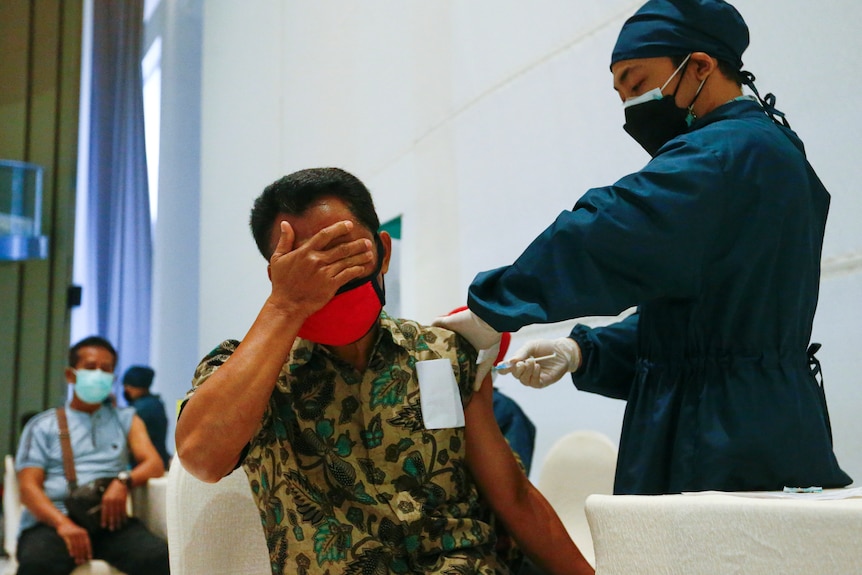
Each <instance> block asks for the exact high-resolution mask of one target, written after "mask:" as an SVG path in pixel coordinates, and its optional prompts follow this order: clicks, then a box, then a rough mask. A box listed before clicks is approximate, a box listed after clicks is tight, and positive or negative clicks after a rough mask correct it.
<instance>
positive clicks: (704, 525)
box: [585, 493, 862, 575]
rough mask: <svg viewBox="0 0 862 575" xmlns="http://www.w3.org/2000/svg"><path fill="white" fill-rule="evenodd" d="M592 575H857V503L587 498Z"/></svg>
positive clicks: (861, 514)
mask: <svg viewBox="0 0 862 575" xmlns="http://www.w3.org/2000/svg"><path fill="white" fill-rule="evenodd" d="M585 509H586V513H587V519H588V520H589V523H590V530H591V532H592V536H593V546H594V548H595V554H596V564H595V565H596V575H615V574H620V575H623V574H625V575H630V574H632V573H637V574H649V573H662V574H672V573H679V574H685V575H712V574H716V575H717V574H721V575H727V574H743V573H744V574H746V575H749V574H760V573H762V574H764V575H776V574H781V575H787V574H797V573H798V574H800V575H801V574H805V575H810V574H816V575H827V574H835V575H848V574H852V573H862V498H853V499H842V500H831V501H817V500H810V499H806V500H802V499H777V498H752V497H748V496H741V495H732V494H715V493H713V494H704V495H656V496H646V495H616V496H614V495H591V496H590V497H588V498H587V501H586V506H585Z"/></svg>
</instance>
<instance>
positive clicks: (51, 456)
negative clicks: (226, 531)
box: [15, 336, 170, 575]
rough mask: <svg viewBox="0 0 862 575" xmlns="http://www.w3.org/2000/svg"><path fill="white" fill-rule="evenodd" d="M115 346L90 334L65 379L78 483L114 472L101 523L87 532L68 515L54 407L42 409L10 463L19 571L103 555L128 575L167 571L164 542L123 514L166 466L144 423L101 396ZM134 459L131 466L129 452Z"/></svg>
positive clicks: (57, 567) (46, 572)
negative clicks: (20, 507)
mask: <svg viewBox="0 0 862 575" xmlns="http://www.w3.org/2000/svg"><path fill="white" fill-rule="evenodd" d="M116 364H117V352H116V351H115V350H114V347H113V346H112V345H111V344H110V343H109V342H108V341H107V340H105V339H102V338H101V337H97V336H92V337H88V338H85V339H83V340H81V341H80V342H78V343H76V344H75V345H74V346H72V348H71V349H70V350H69V367H67V368H66V381H68V382H69V384H71V385H72V386H73V388H72V389H73V392H74V393H73V396H72V399H71V401H69V402H67V404H66V407H65V414H66V420H67V422H68V433H69V437H70V442H71V448H72V449H71V451H72V453H73V454H74V457H73V459H74V467H75V475H76V476H77V481H78V485H84V484H86V483H88V482H90V481H93V480H95V479H98V478H103V477H114V478H115V480H114V481H112V482H111V483H110V484H109V485H108V487H107V489H106V490H105V492H104V494H103V496H102V509H101V529H98V530H95V531H94V532H89V531H87V529H85V528H84V527H81V526H80V525H78V524H76V523H75V522H74V521H72V519H70V518H69V517H68V516H67V512H66V506H65V504H64V499H65V496H66V494H67V490H68V483H67V481H66V474H65V473H64V469H63V448H62V446H61V439H60V425H59V423H58V419H57V411H58V410H57V409H49V410H48V411H44V412H42V413H40V414H38V415H36V416H35V417H33V418H32V419H31V420H30V421H28V422H27V425H26V426H25V427H24V431H23V433H22V435H21V441H20V443H19V445H18V451H17V453H16V455H15V469H16V471H17V473H18V483H19V485H20V489H21V503H22V504H24V506H25V510H24V512H23V513H22V516H21V535H20V537H19V539H18V553H17V555H18V575H53V574H57V575H66V574H68V573H71V572H72V571H73V570H74V569H75V566H76V565H80V564H82V563H85V562H87V561H89V560H90V559H94V558H95V559H102V560H104V561H107V562H108V563H110V564H111V565H113V566H114V567H116V568H117V569H120V570H121V571H123V572H124V573H126V574H128V575H160V574H162V573H169V572H170V571H169V567H168V546H167V543H166V542H165V541H163V540H162V539H160V538H158V537H156V536H155V535H153V534H152V533H150V532H149V531H148V530H147V529H146V527H144V525H143V524H142V523H141V522H140V521H138V520H137V519H135V518H133V517H128V516H127V515H126V498H127V496H128V494H129V490H130V489H131V488H132V487H133V486H135V485H145V484H146V483H147V481H148V480H149V479H150V478H151V477H160V476H161V475H162V474H163V473H164V467H163V465H162V460H161V458H160V457H159V454H158V452H157V451H156V448H155V447H153V444H152V443H151V442H150V438H149V436H148V435H147V430H146V428H145V427H144V422H143V421H141V419H140V418H139V417H138V416H136V415H135V412H134V410H133V409H131V408H122V409H118V408H116V407H114V406H113V405H111V403H110V402H109V401H106V400H107V399H108V397H109V395H110V393H111V387H112V385H113V382H114V368H115V366H116ZM130 456H132V457H134V460H135V461H136V462H138V463H137V465H136V466H135V467H134V468H133V469H131V470H129V457H130Z"/></svg>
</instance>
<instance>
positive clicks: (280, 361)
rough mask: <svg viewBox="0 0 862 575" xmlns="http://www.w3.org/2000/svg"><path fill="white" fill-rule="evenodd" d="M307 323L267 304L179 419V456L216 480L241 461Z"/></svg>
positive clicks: (200, 473)
mask: <svg viewBox="0 0 862 575" xmlns="http://www.w3.org/2000/svg"><path fill="white" fill-rule="evenodd" d="M301 325H302V322H301V321H299V320H297V319H293V318H291V317H290V316H289V315H287V316H286V315H284V314H282V313H279V312H276V311H275V310H273V309H271V306H270V305H269V303H267V304H265V305H264V307H263V309H262V310H261V312H260V314H259V315H258V317H257V319H256V320H255V323H254V324H253V325H252V327H251V329H250V330H249V332H248V334H247V335H246V337H245V338H244V339H243V341H242V343H241V344H240V346H239V347H238V348H237V350H236V351H235V352H234V353H233V355H231V357H230V358H228V360H227V361H226V362H225V363H224V364H223V365H222V366H221V367H219V368H218V369H217V370H216V371H215V372H214V373H213V374H212V376H210V378H209V379H208V380H207V381H206V382H205V383H204V384H203V385H201V386H200V387H198V388H197V389H196V390H195V393H194V395H193V396H192V397H191V399H189V401H188V403H187V404H186V406H185V408H184V409H183V413H182V416H181V417H180V419H179V421H178V422H177V431H176V445H177V455H178V456H179V458H180V460H181V461H182V463H183V466H184V467H185V468H186V469H187V470H188V471H189V472H190V473H192V475H195V476H196V477H198V478H199V479H201V480H203V481H209V482H215V481H218V480H219V479H221V478H222V477H224V476H225V475H226V474H227V473H229V472H230V471H231V469H233V467H234V466H235V465H236V462H237V458H238V457H239V454H240V453H241V452H242V450H243V448H244V447H245V445H246V444H247V443H248V442H249V440H250V439H251V437H252V435H253V434H254V432H255V431H256V429H257V427H258V426H259V424H260V420H261V418H262V417H263V413H264V411H265V409H266V406H267V403H268V402H269V398H270V396H271V395H272V391H273V389H274V388H275V383H276V381H277V379H278V375H279V373H280V372H281V368H282V366H283V365H284V361H285V359H286V358H287V356H288V354H289V353H290V349H291V348H292V346H293V342H294V341H295V339H296V334H297V333H298V331H299V328H300V326H301Z"/></svg>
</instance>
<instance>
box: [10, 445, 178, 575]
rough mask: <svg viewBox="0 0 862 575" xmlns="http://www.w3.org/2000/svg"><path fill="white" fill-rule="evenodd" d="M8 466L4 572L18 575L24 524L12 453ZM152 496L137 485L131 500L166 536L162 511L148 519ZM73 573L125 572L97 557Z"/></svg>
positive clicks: (116, 574)
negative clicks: (20, 541) (19, 544)
mask: <svg viewBox="0 0 862 575" xmlns="http://www.w3.org/2000/svg"><path fill="white" fill-rule="evenodd" d="M5 465H6V469H5V475H4V482H3V485H4V489H3V517H4V523H3V548H4V550H5V551H6V553H7V554H8V555H9V562H8V563H7V566H6V570H5V572H4V573H3V575H15V573H16V572H17V571H18V563H17V561H16V560H15V552H16V551H17V548H18V527H19V526H20V524H21V511H22V506H21V497H20V493H19V488H18V476H17V474H16V473H15V458H14V457H13V456H11V455H6V457H5ZM154 481H157V480H154ZM156 493H162V496H163V494H164V490H160V491H157V492H156ZM153 497H155V496H154V494H153V493H149V494H148V490H147V489H144V488H135V492H134V493H133V495H132V499H133V500H134V502H135V503H134V505H137V511H138V515H140V516H141V520H142V521H143V522H144V524H145V525H147V527H148V528H149V529H150V531H152V532H153V533H156V534H158V535H163V534H164V533H165V527H164V525H163V523H164V514H163V513H162V514H161V515H160V516H159V515H155V514H150V515H153V517H152V521H148V520H147V517H148V516H149V515H148V514H147V508H146V506H147V505H148V504H149V503H148V499H149V498H153ZM152 503H153V504H154V506H155V507H156V508H158V509H163V508H164V505H163V504H162V503H161V502H159V501H153V502H152ZM134 505H133V508H134ZM72 575H123V573H122V571H119V570H117V569H115V568H114V567H111V566H110V565H109V564H107V563H105V562H104V561H101V560H99V559H94V560H92V561H90V562H88V563H86V564H84V565H80V566H78V567H76V568H75V570H74V571H72Z"/></svg>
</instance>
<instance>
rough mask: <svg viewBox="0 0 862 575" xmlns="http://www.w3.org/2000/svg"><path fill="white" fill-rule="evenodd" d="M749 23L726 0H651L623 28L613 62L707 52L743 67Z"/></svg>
mask: <svg viewBox="0 0 862 575" xmlns="http://www.w3.org/2000/svg"><path fill="white" fill-rule="evenodd" d="M747 47H748V26H746V25H745V21H744V20H743V19H742V16H740V14H739V12H737V11H736V8H734V7H733V6H731V5H730V4H728V3H727V2H723V1H722V0H649V2H647V3H646V4H644V5H643V6H642V7H641V9H640V10H638V11H637V12H635V14H634V16H632V17H631V18H629V19H628V20H626V23H625V24H623V29H622V30H620V35H619V38H617V44H616V46H614V51H613V54H612V55H611V65H614V64H615V63H617V62H620V61H622V60H631V59H633V58H657V57H663V56H686V55H688V54H689V53H690V52H706V53H707V54H709V55H710V56H712V57H713V58H717V59H719V60H722V61H724V62H727V63H728V64H731V65H733V66H735V67H736V69H737V70H741V69H742V53H743V52H745V49H746V48H747Z"/></svg>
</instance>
